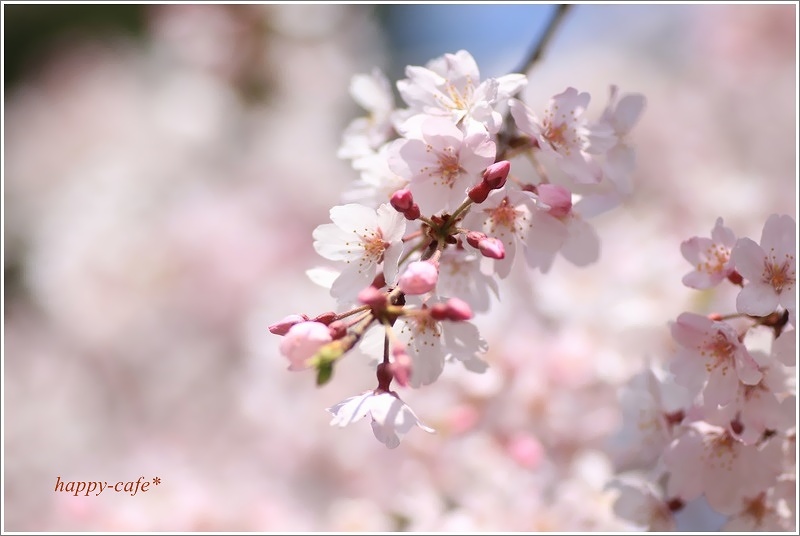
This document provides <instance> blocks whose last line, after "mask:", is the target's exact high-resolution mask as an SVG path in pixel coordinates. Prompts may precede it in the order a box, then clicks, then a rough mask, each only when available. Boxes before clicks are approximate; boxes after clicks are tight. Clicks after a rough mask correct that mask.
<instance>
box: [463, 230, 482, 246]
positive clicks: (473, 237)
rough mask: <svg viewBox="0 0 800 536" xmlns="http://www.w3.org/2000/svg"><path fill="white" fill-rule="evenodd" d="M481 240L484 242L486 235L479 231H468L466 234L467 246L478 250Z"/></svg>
mask: <svg viewBox="0 0 800 536" xmlns="http://www.w3.org/2000/svg"><path fill="white" fill-rule="evenodd" d="M481 240H486V234H485V233H481V232H479V231H470V232H468V233H467V244H469V245H470V246H472V247H474V248H475V249H478V248H479V247H480V244H481Z"/></svg>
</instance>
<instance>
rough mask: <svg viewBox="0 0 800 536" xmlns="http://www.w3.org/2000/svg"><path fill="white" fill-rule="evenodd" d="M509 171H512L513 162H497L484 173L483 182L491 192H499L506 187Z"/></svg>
mask: <svg viewBox="0 0 800 536" xmlns="http://www.w3.org/2000/svg"><path fill="white" fill-rule="evenodd" d="M509 171H511V162H509V161H508V160H501V161H499V162H495V163H494V164H492V165H491V166H489V167H487V168H486V171H484V172H483V182H484V183H486V185H487V186H489V188H490V189H491V190H498V189H500V188H502V187H503V186H505V184H506V179H507V178H508V172H509Z"/></svg>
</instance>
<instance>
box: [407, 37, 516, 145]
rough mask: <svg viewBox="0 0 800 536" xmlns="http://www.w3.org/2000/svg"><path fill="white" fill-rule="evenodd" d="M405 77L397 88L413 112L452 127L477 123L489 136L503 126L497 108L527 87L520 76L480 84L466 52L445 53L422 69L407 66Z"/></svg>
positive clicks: (473, 65)
mask: <svg viewBox="0 0 800 536" xmlns="http://www.w3.org/2000/svg"><path fill="white" fill-rule="evenodd" d="M406 76H407V77H408V78H406V79H404V80H399V81H398V82H397V89H398V90H399V91H400V95H401V96H402V97H403V100H405V101H406V103H407V104H408V105H409V107H410V108H411V109H412V110H414V111H416V112H418V113H424V114H427V115H431V116H444V117H447V118H448V119H449V120H450V121H451V122H452V123H453V124H458V123H462V122H463V123H467V125H465V126H469V123H476V124H478V125H480V126H481V128H483V129H485V130H486V131H488V132H489V133H490V134H494V133H496V132H497V131H498V130H499V129H500V127H501V125H502V121H503V118H502V115H501V114H500V112H498V111H497V108H498V107H499V106H500V105H501V104H502V103H504V102H505V101H506V100H507V99H508V98H509V97H510V96H511V95H513V94H515V93H516V92H518V91H519V90H520V89H522V88H523V87H525V85H526V84H527V78H526V77H525V75H523V74H508V75H505V76H501V77H499V78H496V79H495V78H489V79H487V80H484V81H483V82H481V81H480V72H479V70H478V65H477V64H476V63H475V59H474V58H473V57H472V55H471V54H470V53H469V52H467V51H466V50H459V51H458V52H456V53H455V54H445V55H443V56H441V57H439V58H436V59H433V60H431V61H430V62H428V63H427V65H426V66H425V67H419V66H408V67H406Z"/></svg>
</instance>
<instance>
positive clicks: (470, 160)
mask: <svg viewBox="0 0 800 536" xmlns="http://www.w3.org/2000/svg"><path fill="white" fill-rule="evenodd" d="M495 151H496V148H495V144H494V142H493V141H491V139H490V138H489V134H487V133H486V131H484V130H476V129H471V130H468V131H467V132H466V133H465V132H462V131H461V130H460V129H459V128H458V127H456V126H454V125H453V124H452V123H451V122H450V121H448V120H447V119H444V118H440V117H427V118H425V119H424V121H422V122H421V124H420V125H419V129H413V131H411V132H409V133H408V134H407V138H406V139H401V140H398V141H396V142H394V144H393V145H392V147H391V149H390V154H389V167H390V168H391V169H392V171H394V172H395V173H396V174H397V175H399V176H400V177H402V178H403V179H406V180H408V181H410V184H409V186H408V188H409V189H410V190H411V192H412V193H413V194H414V199H416V201H417V203H418V204H419V208H420V210H421V211H422V212H423V214H434V213H436V212H441V211H452V210H455V209H456V207H458V206H459V205H460V204H461V203H462V201H464V198H465V197H466V192H467V189H468V188H469V187H470V186H472V185H474V184H475V183H476V182H477V181H478V180H479V178H480V177H481V175H482V174H483V172H484V170H485V169H486V167H487V166H489V165H490V164H492V163H493V162H494V158H495Z"/></svg>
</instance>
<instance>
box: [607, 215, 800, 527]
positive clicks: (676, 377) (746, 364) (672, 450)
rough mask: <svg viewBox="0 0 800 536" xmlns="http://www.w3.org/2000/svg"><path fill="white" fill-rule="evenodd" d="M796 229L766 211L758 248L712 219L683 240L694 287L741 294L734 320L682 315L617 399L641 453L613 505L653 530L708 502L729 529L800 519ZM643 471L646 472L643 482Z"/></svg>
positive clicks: (629, 465) (688, 279)
mask: <svg viewBox="0 0 800 536" xmlns="http://www.w3.org/2000/svg"><path fill="white" fill-rule="evenodd" d="M795 239H796V224H795V221H794V219H793V218H791V217H790V216H787V215H777V214H773V215H772V216H770V217H769V218H768V219H767V221H766V223H765V225H764V229H763V232H762V235H761V242H760V243H756V242H755V241H753V240H752V239H750V238H747V237H742V238H738V239H737V237H736V235H735V234H734V232H733V231H732V230H731V229H729V228H727V227H725V225H724V222H723V220H722V218H719V219H718V220H717V222H716V225H715V226H714V228H713V229H712V231H711V237H710V238H708V237H694V238H691V239H689V240H686V241H685V242H683V243H682V244H681V252H682V253H683V256H684V257H685V258H686V260H687V261H689V262H690V263H691V264H692V267H693V269H692V270H691V271H690V272H689V273H687V274H686V275H685V277H684V278H683V282H684V284H685V285H686V286H688V287H690V288H693V289H700V290H704V289H709V288H712V287H715V286H717V285H721V284H727V283H730V284H733V285H736V286H737V287H741V288H740V290H739V291H738V295H737V296H736V311H737V312H736V313H732V314H728V315H721V314H717V313H714V314H711V315H708V316H702V315H699V314H695V313H692V312H684V313H682V314H681V315H679V316H678V318H677V319H676V320H675V321H674V322H672V323H671V325H670V328H671V334H672V340H673V342H674V345H675V348H674V351H673V352H672V355H671V359H670V360H669V362H668V363H667V366H666V367H657V366H651V368H649V369H646V370H645V371H644V372H642V373H641V374H640V375H639V376H637V377H635V378H634V380H633V381H632V382H631V384H630V385H629V386H628V389H627V390H626V391H625V393H624V394H623V404H624V407H625V408H626V409H627V410H630V412H629V414H628V415H626V419H625V426H624V430H623V433H624V434H625V435H627V437H628V438H629V439H632V440H633V444H635V445H637V446H638V452H637V453H636V455H634V456H631V457H630V459H628V460H627V462H626V467H625V469H627V470H629V471H630V472H629V473H627V474H625V475H623V476H622V477H621V478H620V479H619V481H618V482H617V483H616V485H617V486H618V487H619V489H620V492H621V493H620V495H619V498H618V501H617V506H616V510H617V513H618V514H619V515H620V516H623V517H627V518H629V519H631V520H633V521H634V522H636V523H638V524H640V525H641V526H643V527H646V528H649V529H650V530H674V528H675V519H674V515H673V514H674V513H675V512H677V511H679V510H681V509H682V508H683V507H684V505H685V504H687V503H688V502H690V501H693V500H695V499H698V498H699V497H701V496H703V497H704V498H705V501H706V502H707V504H708V505H709V506H710V507H711V508H712V509H713V510H715V511H716V512H718V513H720V514H722V515H725V516H729V517H728V520H727V523H726V525H725V529H726V530H737V531H756V530H758V531H764V530H766V531H783V530H791V529H792V527H794V525H795V519H796V506H795V505H796V497H795V481H796V476H795V473H796V471H795V467H796V456H795V444H796V397H797V387H796V380H795V376H796V366H797V362H796V355H795V354H796V347H797V339H796V333H795V325H796V324H795V318H796V316H795V315H796V303H795V279H796V277H795V254H796V244H795ZM640 471H646V472H647V473H649V477H647V478H642V475H641V474H640V473H639V472H640Z"/></svg>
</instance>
